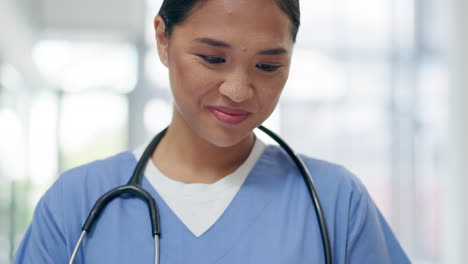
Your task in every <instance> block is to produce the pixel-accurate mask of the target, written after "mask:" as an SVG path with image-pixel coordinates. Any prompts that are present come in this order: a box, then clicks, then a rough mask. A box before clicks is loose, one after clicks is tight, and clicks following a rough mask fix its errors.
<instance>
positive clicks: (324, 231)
mask: <svg viewBox="0 0 468 264" xmlns="http://www.w3.org/2000/svg"><path fill="white" fill-rule="evenodd" d="M258 129H260V130H262V131H263V132H264V133H265V134H267V135H268V136H270V137H271V138H273V139H274V140H275V141H276V142H277V143H278V144H279V145H280V146H281V147H282V148H283V149H284V150H285V151H286V152H287V153H288V155H289V157H290V158H291V159H292V160H293V161H294V163H295V164H296V166H297V168H298V169H299V171H300V172H301V174H302V176H303V178H304V180H305V182H306V183H307V189H308V190H309V194H310V197H311V198H312V203H313V204H314V208H315V214H316V216H317V219H318V222H319V227H320V234H321V236H322V244H323V252H324V256H325V263H326V264H332V263H333V253H332V249H331V244H330V236H329V234H328V227H327V221H326V219H325V215H324V213H323V208H322V204H321V203H320V200H319V197H318V194H317V188H316V187H315V184H314V181H313V179H312V176H311V175H310V172H309V170H308V169H307V167H306V166H305V165H304V162H303V161H302V159H300V158H299V157H298V156H297V155H296V153H294V151H293V150H292V149H291V148H290V147H289V145H288V144H286V142H284V141H283V140H282V139H281V138H280V137H279V136H278V135H276V134H275V133H273V131H271V130H269V129H267V128H266V127H264V126H259V127H258Z"/></svg>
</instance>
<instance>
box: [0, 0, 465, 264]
mask: <svg viewBox="0 0 468 264" xmlns="http://www.w3.org/2000/svg"><path fill="white" fill-rule="evenodd" d="M160 4H161V1H160V0H146V1H144V0H140V1H131V0H99V1H94V0H82V1H72V0H60V1H59V0H0V263H10V261H11V258H12V256H13V255H14V252H15V249H16V247H17V246H18V244H19V242H20V240H21V238H22V236H23V234H24V231H25V229H26V228H27V226H28V223H29V222H30V221H31V217H32V213H33V210H34V207H35V205H36V203H37V201H38V199H39V198H40V197H41V196H42V195H43V194H44V192H45V191H46V190H47V188H48V187H49V186H50V184H51V183H52V182H53V181H54V180H55V179H56V177H57V176H58V175H59V174H60V173H61V172H63V171H64V170H66V169H69V168H71V167H74V166H77V165H80V164H83V163H86V162H89V161H92V160H95V159H100V158H104V157H107V156H110V155H113V154H115V153H118V152H120V151H124V150H127V149H129V148H134V147H135V146H137V145H139V144H142V143H143V142H145V141H146V140H147V139H148V138H149V137H151V136H152V135H154V134H155V133H156V132H158V131H159V130H161V129H162V128H163V127H164V126H166V125H167V124H168V123H169V121H170V118H171V94H170V90H169V84H168V78H167V71H166V69H165V68H164V67H163V66H162V65H161V64H160V62H159V60H158V58H157V53H156V49H155V41H154V34H153V28H152V25H153V24H152V20H153V17H154V15H155V14H156V13H157V11H158V10H159V6H160ZM301 5H302V26H301V28H300V31H299V37H298V41H297V44H296V47H295V54H294V57H293V66H292V69H291V74H290V79H289V81H288V83H287V85H286V88H285V91H284V94H283V97H282V99H281V101H280V103H279V106H278V108H277V110H276V111H275V112H274V114H273V115H272V116H271V118H270V119H269V120H268V121H267V122H266V123H267V125H268V126H269V127H271V128H273V129H274V130H276V131H277V132H279V133H280V134H281V135H282V136H283V137H284V138H285V139H286V140H287V141H289V142H290V144H291V145H292V146H293V147H294V148H295V149H296V150H297V151H298V152H302V153H305V154H308V155H310V156H313V157H316V158H320V159H325V160H329V161H332V162H337V163H341V164H344V165H345V166H346V167H348V168H349V169H350V170H351V171H353V172H354V173H355V174H356V175H358V177H359V178H360V179H361V180H362V181H363V182H364V184H365V185H366V186H367V188H368V189H369V192H370V193H371V195H372V196H373V198H374V200H375V201H376V203H377V204H378V206H379V207H380V209H381V211H382V212H383V214H384V215H385V217H386V218H387V219H388V221H389V223H390V225H391V226H392V228H393V230H394V231H395V233H396V235H397V237H398V238H399V240H400V242H401V243H402V245H403V247H404V248H405V250H406V251H407V253H408V254H409V256H410V258H411V259H412V261H413V262H414V263H418V264H422V263H424V264H429V263H430V264H441V263H450V264H452V263H453V264H458V263H460V264H461V263H468V246H467V245H468V226H467V225H466V223H468V212H467V210H466V209H467V205H466V203H465V202H464V201H468V197H467V196H468V194H467V192H466V191H464V189H465V188H466V187H468V179H465V178H466V177H464V176H465V174H466V173H465V171H466V170H467V169H468V165H466V164H468V141H467V140H466V139H465V138H466V136H465V135H466V134H467V133H468V117H467V116H466V114H465V113H467V110H468V109H466V107H465V101H466V99H468V91H467V87H465V86H467V85H466V84H465V83H466V82H468V28H466V27H464V26H463V25H466V24H467V23H468V19H467V18H466V17H468V3H467V1H465V0H449V1H447V0H328V1H320V0H302V1H301ZM259 134H260V132H259Z"/></svg>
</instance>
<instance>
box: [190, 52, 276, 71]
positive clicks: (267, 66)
mask: <svg viewBox="0 0 468 264" xmlns="http://www.w3.org/2000/svg"><path fill="white" fill-rule="evenodd" d="M198 57H200V58H202V59H203V60H204V61H206V62H207V63H210V64H221V63H224V62H226V60H225V59H223V58H221V57H216V56H205V55H198ZM255 66H256V67H257V68H259V69H261V70H263V71H266V72H274V71H276V70H278V69H279V68H281V66H280V65H270V64H264V63H259V64H257V65H255Z"/></svg>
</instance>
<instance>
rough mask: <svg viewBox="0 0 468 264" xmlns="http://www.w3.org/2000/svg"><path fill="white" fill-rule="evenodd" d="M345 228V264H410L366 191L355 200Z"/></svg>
mask: <svg viewBox="0 0 468 264" xmlns="http://www.w3.org/2000/svg"><path fill="white" fill-rule="evenodd" d="M362 188H364V187H363V186H362ZM348 225H349V226H348V232H349V234H348V243H347V254H346V255H347V260H346V263H349V264H361V263H379V264H394V263H396V264H406V263H411V262H410V260H409V259H408V257H407V256H406V254H405V252H404V251H403V249H402V248H401V246H400V244H399V243H398V241H397V239H396V237H395V235H394V234H393V233H392V231H391V229H390V227H389V225H388V223H387V222H386V221H385V219H384V218H383V216H382V214H381V213H380V211H379V210H378V208H377V206H376V205H375V204H374V202H373V201H372V199H371V197H370V196H369V194H368V193H367V191H366V190H365V189H363V190H362V191H361V193H360V195H359V197H358V198H357V202H356V205H355V207H354V208H353V211H352V212H351V215H350V219H349V222H348Z"/></svg>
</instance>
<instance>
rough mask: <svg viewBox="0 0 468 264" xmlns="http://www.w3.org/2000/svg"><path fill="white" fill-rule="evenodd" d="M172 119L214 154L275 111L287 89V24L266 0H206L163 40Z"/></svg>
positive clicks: (159, 32)
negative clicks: (216, 148)
mask: <svg viewBox="0 0 468 264" xmlns="http://www.w3.org/2000/svg"><path fill="white" fill-rule="evenodd" d="M155 27H156V37H157V41H158V52H159V55H160V59H161V61H162V62H163V64H165V65H166V66H167V67H168V69H169V76H170V83H171V89H172V93H173V96H174V103H175V111H174V117H173V118H174V120H173V122H185V124H187V127H190V128H191V129H192V130H193V131H194V132H195V133H196V134H197V135H198V136H199V137H201V138H203V139H205V140H207V141H208V142H211V143H212V144H214V145H217V146H220V147H229V146H233V145H235V144H238V143H240V142H241V141H242V140H244V139H246V138H247V136H248V135H249V134H250V133H251V132H252V130H253V129H254V128H255V127H257V126H259V125H260V124H261V123H262V122H263V121H264V120H265V119H267V118H268V116H269V115H270V114H271V113H272V111H273V110H274V108H275V106H276V104H277V102H278V99H279V97H280V94H281V91H282V89H283V87H284V85H285V83H286V80H287V78H288V73H289V65H290V61H291V53H292V48H293V39H292V33H291V22H290V20H289V18H288V16H287V15H286V14H285V13H284V12H283V11H282V10H281V9H280V8H279V7H278V6H277V4H276V3H275V2H274V1H272V0H236V1H232V0H208V1H207V2H206V3H205V4H204V5H203V6H201V7H200V8H197V9H195V10H194V12H193V14H192V15H191V16H190V17H188V18H187V20H185V21H184V22H183V23H181V24H179V25H177V26H175V27H174V30H173V32H172V34H171V36H170V37H166V36H165V35H164V23H163V20H162V19H161V18H160V17H157V18H156V20H155Z"/></svg>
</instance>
